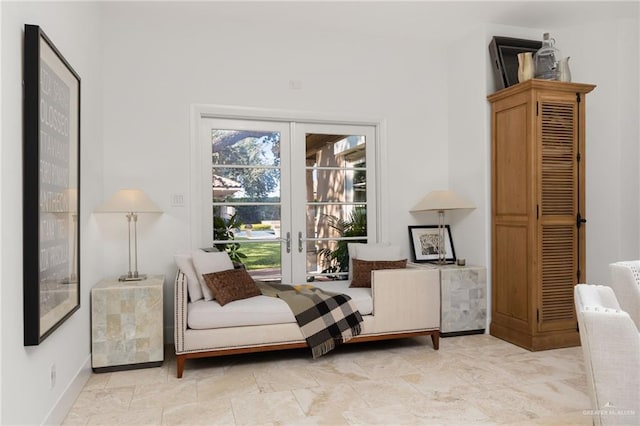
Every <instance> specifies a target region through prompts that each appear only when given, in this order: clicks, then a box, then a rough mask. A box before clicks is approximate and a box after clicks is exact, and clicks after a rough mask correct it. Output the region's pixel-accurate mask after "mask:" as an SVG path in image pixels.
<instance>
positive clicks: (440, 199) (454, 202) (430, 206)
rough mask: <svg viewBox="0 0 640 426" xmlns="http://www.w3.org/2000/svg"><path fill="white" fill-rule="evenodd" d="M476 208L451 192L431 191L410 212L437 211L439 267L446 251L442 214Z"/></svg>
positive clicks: (443, 262) (443, 260)
mask: <svg viewBox="0 0 640 426" xmlns="http://www.w3.org/2000/svg"><path fill="white" fill-rule="evenodd" d="M475 208H476V207H475V206H474V205H473V204H472V203H470V202H469V201H467V200H465V199H464V198H462V197H460V196H459V195H458V194H456V193H455V192H453V191H449V190H446V191H431V192H429V193H428V194H427V195H426V196H425V197H424V198H423V199H422V200H421V201H420V202H419V203H418V204H416V205H415V206H414V207H413V208H412V209H411V211H412V212H421V211H430V210H437V211H438V261H437V263H438V264H439V265H442V264H445V263H446V261H445V259H446V250H445V239H444V238H445V234H444V231H445V226H444V212H445V210H457V209H475Z"/></svg>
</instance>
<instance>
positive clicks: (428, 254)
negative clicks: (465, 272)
mask: <svg viewBox="0 0 640 426" xmlns="http://www.w3.org/2000/svg"><path fill="white" fill-rule="evenodd" d="M438 234H439V233H438V225H420V226H409V242H410V243H411V254H412V255H413V260H414V262H437V261H438V240H439V238H440V237H439V235H438ZM444 240H445V241H444V248H445V260H446V261H447V262H455V260H456V252H455V250H454V249H453V239H452V238H451V229H450V227H449V225H444Z"/></svg>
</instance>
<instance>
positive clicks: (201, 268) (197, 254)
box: [191, 250, 233, 300]
mask: <svg viewBox="0 0 640 426" xmlns="http://www.w3.org/2000/svg"><path fill="white" fill-rule="evenodd" d="M191 260H192V261H193V266H194V267H195V269H196V273H197V274H198V281H199V282H200V287H201V288H202V295H203V296H204V300H213V293H211V289H210V288H209V287H208V286H207V283H206V282H205V280H204V277H203V275H205V274H210V273H212V272H220V271H226V270H227V269H233V262H231V259H230V258H229V255H228V254H227V252H226V251H219V252H212V253H206V252H204V251H202V250H194V251H192V252H191Z"/></svg>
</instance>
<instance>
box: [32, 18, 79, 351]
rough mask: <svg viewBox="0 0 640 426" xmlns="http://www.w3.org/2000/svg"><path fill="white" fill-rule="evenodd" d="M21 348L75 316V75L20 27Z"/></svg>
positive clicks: (36, 33) (45, 42)
mask: <svg viewBox="0 0 640 426" xmlns="http://www.w3.org/2000/svg"><path fill="white" fill-rule="evenodd" d="M23 73H24V74H23V90H24V93H23V165H22V167H23V179H22V180H23V182H22V187H23V206H22V208H23V290H24V291H23V294H24V295H23V305H24V345H25V346H33V345H39V344H40V343H42V341H43V340H44V339H46V338H47V337H48V336H49V335H51V333H53V331H54V330H56V329H57V328H58V327H60V325H62V323H63V322H64V321H65V320H67V319H68V318H69V317H70V316H71V315H73V313H74V312H76V311H77V310H78V309H80V258H79V256H80V250H79V245H80V243H79V241H80V227H79V220H78V218H79V217H80V209H79V206H80V76H79V75H78V74H77V73H76V72H75V71H74V69H73V68H72V67H71V65H69V63H68V62H67V61H66V59H65V58H64V57H63V56H62V54H61V53H60V52H59V51H58V49H57V48H56V47H55V45H54V44H53V43H52V42H51V40H50V39H49V38H48V37H47V36H46V34H45V33H44V32H43V31H42V29H41V28H40V27H39V26H38V25H29V24H27V25H25V27H24V63H23Z"/></svg>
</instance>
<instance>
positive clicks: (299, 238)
mask: <svg viewBox="0 0 640 426" xmlns="http://www.w3.org/2000/svg"><path fill="white" fill-rule="evenodd" d="M302 250H303V247H302V232H298V252H300V253H302Z"/></svg>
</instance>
